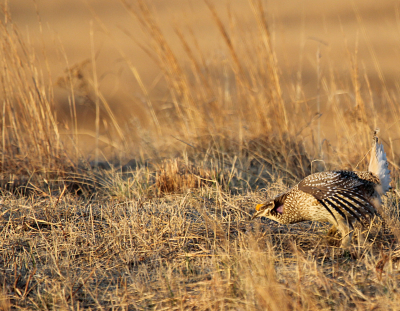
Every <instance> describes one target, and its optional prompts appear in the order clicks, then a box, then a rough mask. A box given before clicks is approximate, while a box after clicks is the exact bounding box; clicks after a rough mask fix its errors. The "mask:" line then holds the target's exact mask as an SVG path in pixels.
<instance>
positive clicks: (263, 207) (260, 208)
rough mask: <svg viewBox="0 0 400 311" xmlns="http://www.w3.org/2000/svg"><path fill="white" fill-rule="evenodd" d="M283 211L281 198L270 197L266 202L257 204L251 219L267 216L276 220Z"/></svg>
mask: <svg viewBox="0 0 400 311" xmlns="http://www.w3.org/2000/svg"><path fill="white" fill-rule="evenodd" d="M282 213H283V202H281V200H276V198H275V199H271V200H268V201H267V202H264V203H261V204H257V206H256V212H255V213H254V214H253V217H252V218H251V220H253V219H255V218H257V217H267V218H271V219H274V220H276V219H277V218H279V215H281V214H282Z"/></svg>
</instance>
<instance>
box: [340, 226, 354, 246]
mask: <svg viewBox="0 0 400 311" xmlns="http://www.w3.org/2000/svg"><path fill="white" fill-rule="evenodd" d="M338 228H339V231H340V234H341V235H342V244H341V245H340V247H342V248H345V249H348V248H349V247H350V243H351V237H352V236H353V230H350V226H349V224H348V223H347V221H346V220H342V221H340V222H339V226H338Z"/></svg>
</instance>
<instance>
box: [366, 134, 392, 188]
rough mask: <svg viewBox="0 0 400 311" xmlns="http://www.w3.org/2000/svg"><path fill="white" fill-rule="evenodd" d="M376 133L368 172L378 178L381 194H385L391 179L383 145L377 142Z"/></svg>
mask: <svg viewBox="0 0 400 311" xmlns="http://www.w3.org/2000/svg"><path fill="white" fill-rule="evenodd" d="M378 132H379V129H376V130H375V131H374V138H373V143H372V144H373V145H372V151H371V160H370V161H369V167H368V171H370V172H371V173H373V174H374V175H375V176H377V177H378V178H379V180H380V182H381V186H382V192H383V193H382V194H385V193H386V192H387V191H388V190H389V188H390V186H389V184H390V180H391V179H390V171H389V168H388V162H387V158H386V153H385V150H384V149H383V145H382V144H380V143H379V142H378V137H377V134H378Z"/></svg>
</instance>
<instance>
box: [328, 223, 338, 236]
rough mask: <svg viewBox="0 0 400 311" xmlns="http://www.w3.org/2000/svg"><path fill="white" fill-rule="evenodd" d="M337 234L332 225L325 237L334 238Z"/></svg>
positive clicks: (335, 228)
mask: <svg viewBox="0 0 400 311" xmlns="http://www.w3.org/2000/svg"><path fill="white" fill-rule="evenodd" d="M337 232H338V229H337V227H336V226H335V225H332V227H331V228H330V229H329V231H328V233H327V234H326V235H327V236H329V237H334V236H335V235H336V233H337Z"/></svg>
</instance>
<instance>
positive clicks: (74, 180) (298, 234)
mask: <svg viewBox="0 0 400 311" xmlns="http://www.w3.org/2000/svg"><path fill="white" fill-rule="evenodd" d="M122 2H123V4H124V5H125V10H126V13H130V14H131V16H132V19H133V20H135V21H136V22H138V23H139V24H140V25H141V27H142V29H143V31H144V32H145V34H146V35H147V38H148V41H146V42H138V43H139V44H140V45H141V47H142V48H143V50H144V51H145V52H146V53H148V54H149V55H150V57H151V58H152V59H153V60H154V61H155V62H156V63H157V64H158V65H159V67H160V75H161V79H162V80H163V82H165V84H166V85H167V90H168V94H167V95H166V99H165V100H164V101H163V103H162V104H160V103H157V102H156V101H154V100H153V99H152V97H151V94H150V93H149V89H150V88H151V87H150V86H148V85H145V84H144V83H143V81H142V79H141V73H140V72H138V71H137V69H136V67H135V65H134V64H133V63H132V60H131V59H130V58H129V57H128V56H127V55H126V54H124V52H123V50H122V49H119V47H118V46H116V47H115V48H116V49H117V50H119V52H120V53H121V59H122V61H124V62H125V64H126V67H127V68H129V69H130V71H131V73H132V75H133V76H134V77H135V79H136V81H137V82H138V84H139V85H140V87H141V89H142V92H143V104H144V107H145V108H143V111H142V113H143V115H141V117H140V118H139V117H138V116H137V115H134V114H133V113H132V114H128V113H127V115H126V116H124V118H121V119H118V118H117V114H116V113H115V112H114V111H113V109H112V108H111V107H112V105H111V104H110V103H109V102H108V101H107V97H106V96H104V95H103V94H102V90H101V88H100V87H99V84H98V81H97V76H96V61H97V59H96V56H95V51H94V50H93V51H92V52H93V53H92V57H91V59H90V60H88V61H85V62H82V63H80V64H78V65H73V66H68V68H69V69H67V70H66V71H65V73H64V77H63V78H61V79H58V82H57V83H58V85H59V86H62V87H63V88H64V89H65V90H66V91H67V92H69V102H68V109H69V114H70V116H71V120H70V123H68V122H69V121H68V118H64V119H63V118H62V117H61V118H60V119H61V120H62V122H64V123H63V124H62V126H61V125H60V122H61V121H60V119H59V116H58V115H57V109H56V107H55V105H56V101H55V99H54V94H53V92H54V89H53V85H52V82H51V81H52V79H51V76H50V73H49V72H47V71H46V70H47V66H46V64H42V63H40V62H39V61H38V59H37V57H36V53H38V51H36V50H34V49H32V47H31V46H30V45H29V44H28V41H27V40H26V39H25V38H24V37H23V36H22V35H21V34H20V33H19V31H18V29H17V28H16V27H15V25H14V24H13V23H12V20H11V17H10V16H9V14H8V11H7V8H4V9H3V17H4V18H3V20H2V22H1V24H0V27H1V36H2V40H1V43H0V44H1V45H0V55H1V57H0V62H1V67H0V68H1V69H0V79H1V80H0V81H1V86H2V88H1V90H0V92H1V95H2V98H3V101H2V106H1V107H2V118H1V124H0V125H1V129H2V131H1V133H2V137H1V143H2V147H1V150H2V152H1V186H2V187H1V188H2V191H3V192H2V196H1V198H0V223H1V235H0V247H1V252H0V263H1V265H0V266H1V268H0V271H1V272H0V276H1V278H0V281H1V282H0V286H1V287H0V288H1V294H0V308H1V309H4V310H9V309H26V310H28V309H29V310H30V309H53V310H63V309H81V308H91V309H118V310H119V309H122V310H143V309H180V310H187V309H194V310H214V309H239V310H265V309H266V310H294V309H295V310H332V309H334V310H348V309H350V308H357V309H373V310H399V309H400V305H399V301H400V296H399V288H398V286H399V285H400V280H399V276H400V275H399V266H398V264H399V258H400V248H399V240H398V238H399V231H398V228H399V219H400V209H399V202H398V201H399V196H398V194H397V193H398V191H399V190H398V165H399V162H398V159H397V156H396V153H397V152H398V151H399V150H398V147H396V138H397V137H399V134H400V127H399V125H398V119H399V118H398V116H399V115H400V108H399V106H398V105H397V104H396V102H397V97H398V94H397V92H396V90H395V91H393V92H392V91H390V90H388V89H387V86H386V85H385V84H384V81H381V82H382V83H383V84H382V85H380V87H381V90H382V92H381V93H377V92H375V91H374V88H373V87H372V86H371V83H370V80H369V78H368V76H367V75H366V74H365V75H364V74H362V73H360V72H361V70H360V68H359V67H358V63H357V53H358V52H357V50H356V51H354V52H349V59H350V61H349V63H350V65H349V67H350V69H349V72H350V73H351V74H350V77H351V81H345V80H340V79H338V78H337V76H336V72H335V70H334V68H333V66H332V67H331V70H330V72H329V73H325V74H324V75H321V76H320V75H319V74H318V76H319V78H318V90H319V91H318V94H316V100H317V101H319V102H320V104H321V108H320V109H321V111H323V112H324V113H325V114H328V115H330V116H331V117H330V118H329V120H328V122H326V123H325V124H321V127H319V126H318V122H319V118H320V115H319V114H318V113H320V112H321V111H317V110H316V107H315V102H314V99H308V98H306V97H305V95H304V93H303V91H302V89H301V87H302V86H301V85H299V84H298V80H296V81H285V82H284V83H283V82H282V75H281V72H280V71H281V67H280V66H278V62H277V58H276V55H275V52H274V48H273V44H272V42H273V40H271V30H270V27H269V25H268V23H267V20H266V18H265V14H264V8H263V6H262V4H261V1H257V0H250V1H249V5H250V9H251V10H252V11H253V14H254V21H256V25H257V26H256V28H255V29H253V30H254V31H253V32H252V33H251V34H248V33H247V34H246V36H245V35H244V29H242V28H240V25H236V24H235V22H234V18H233V17H232V16H230V20H229V23H225V22H224V21H223V19H222V18H221V15H220V13H219V12H218V10H217V9H216V8H215V7H214V5H213V2H212V1H206V6H207V10H208V11H209V18H210V19H211V20H212V21H213V22H214V23H215V25H216V31H218V33H219V34H220V40H221V42H224V44H225V45H226V47H227V48H226V52H227V53H228V54H227V55H228V57H226V58H225V59H224V62H222V63H221V62H220V59H213V58H208V57H207V55H206V53H204V51H202V49H201V47H200V46H199V45H198V44H197V41H196V38H195V36H194V35H190V33H191V32H190V31H189V32H186V31H182V29H181V28H179V27H176V29H175V31H176V35H177V38H178V39H179V41H180V43H181V44H182V46H183V50H184V51H185V53H186V59H187V60H188V64H186V65H184V64H183V63H182V61H181V59H180V57H178V56H177V55H176V54H175V52H174V48H173V47H172V46H171V45H170V43H169V41H168V39H167V38H166V37H165V35H164V34H163V29H161V27H160V25H159V23H158V21H157V18H156V16H155V15H154V14H153V11H152V9H151V8H150V7H149V6H148V5H147V2H145V1H142V0H138V1H134V2H128V1H122ZM94 17H95V18H97V16H95V15H94ZM98 23H99V27H102V30H103V31H104V32H107V33H109V30H108V29H107V28H106V27H105V26H104V25H103V24H101V21H99V20H98ZM188 33H189V34H188ZM109 35H110V36H112V34H111V33H109ZM132 38H133V39H134V37H132ZM317 71H318V72H319V68H317ZM299 74H301V72H300V73H299ZM343 94H353V95H354V96H343ZM82 107H84V108H82ZM87 107H90V109H92V112H94V115H93V119H94V120H95V121H96V122H95V124H96V126H95V130H93V129H92V130H86V132H85V134H87V135H90V136H92V137H93V139H94V141H95V144H94V145H92V146H90V148H95V149H93V150H92V152H88V150H89V149H90V148H89V147H88V146H86V147H87V148H86V149H84V148H82V144H83V143H82V139H81V136H80V135H81V134H82V132H81V131H82V129H80V128H79V126H78V125H79V123H80V122H81V121H79V118H81V115H82V111H84V109H86V108H87ZM377 125H378V126H379V127H380V128H381V133H382V138H383V142H384V145H385V150H386V151H387V153H388V157H389V161H390V167H391V169H392V171H393V177H394V180H393V183H392V186H393V189H394V191H393V192H391V193H389V195H388V197H387V198H386V199H385V210H384V213H383V214H384V216H385V219H386V228H383V227H382V224H381V223H379V221H375V222H374V223H373V225H371V227H370V228H366V229H367V230H368V231H367V235H368V238H367V242H366V244H365V245H358V241H357V239H355V240H354V241H353V242H354V245H353V247H352V249H351V250H350V251H344V250H342V249H340V248H338V247H337V246H336V245H337V243H338V239H337V237H326V233H327V232H328V231H329V228H328V226H327V224H320V223H302V224H298V225H293V226H281V225H278V224H276V223H274V222H272V221H266V220H262V221H261V222H259V221H254V222H250V221H249V216H250V215H251V213H252V210H253V206H254V204H255V203H258V202H260V201H262V200H263V199H264V198H265V197H267V196H268V197H270V196H273V195H275V194H277V193H279V192H281V191H283V190H285V189H287V187H288V185H292V184H293V183H294V182H295V181H297V180H299V179H300V178H302V177H304V176H305V175H307V174H309V173H311V172H315V171H318V170H323V169H334V168H352V169H354V168H358V169H363V168H365V165H366V162H367V160H366V158H365V154H366V152H367V151H368V149H369V146H370V136H371V133H372V129H374V128H375V127H376V126H377ZM60 127H64V128H67V129H68V131H67V133H63V134H60ZM84 143H85V142H84ZM94 155H96V156H94ZM101 155H102V156H103V157H100V156H101ZM132 158H133V160H131V161H130V162H129V163H128V165H122V164H125V162H126V160H127V159H132ZM104 159H106V160H108V161H105V160H104ZM103 160H104V161H103ZM28 190H29V191H28Z"/></svg>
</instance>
